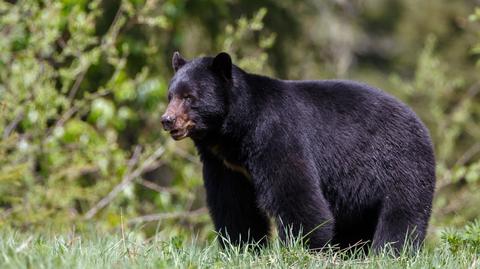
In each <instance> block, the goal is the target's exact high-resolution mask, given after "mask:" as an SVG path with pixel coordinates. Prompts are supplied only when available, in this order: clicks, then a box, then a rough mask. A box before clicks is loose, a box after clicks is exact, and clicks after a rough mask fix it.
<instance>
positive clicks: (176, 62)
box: [172, 51, 187, 72]
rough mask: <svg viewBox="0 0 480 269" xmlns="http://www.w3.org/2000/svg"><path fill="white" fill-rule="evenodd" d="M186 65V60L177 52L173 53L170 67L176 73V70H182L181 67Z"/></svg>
mask: <svg viewBox="0 0 480 269" xmlns="http://www.w3.org/2000/svg"><path fill="white" fill-rule="evenodd" d="M186 63H187V60H185V59H183V57H182V55H180V53H179V52H178V51H175V52H174V53H173V57H172V66H173V70H175V72H177V71H178V69H180V68H182V66H184V65H185V64H186Z"/></svg>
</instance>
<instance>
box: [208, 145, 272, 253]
mask: <svg viewBox="0 0 480 269" xmlns="http://www.w3.org/2000/svg"><path fill="white" fill-rule="evenodd" d="M202 162H203V177H204V184H205V189H206V194H207V205H208V208H209V211H210V215H211V217H212V219H213V222H214V224H215V229H216V231H217V232H218V233H219V241H220V244H221V245H222V246H225V244H229V243H231V244H233V245H242V244H245V243H253V244H259V245H264V244H265V243H266V242H267V241H268V236H269V233H270V221H269V218H268V217H267V215H266V214H265V213H264V211H262V210H261V209H260V208H259V207H258V206H257V203H256V200H255V198H256V197H255V191H254V187H253V183H252V181H251V179H248V178H246V177H245V175H243V174H242V173H240V172H236V171H233V170H232V169H230V168H228V167H226V166H225V165H224V163H223V161H221V160H220V159H219V158H218V157H216V156H214V155H212V154H211V153H209V152H203V153H202Z"/></svg>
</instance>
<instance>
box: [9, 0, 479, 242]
mask: <svg viewBox="0 0 480 269" xmlns="http://www.w3.org/2000/svg"><path fill="white" fill-rule="evenodd" d="M10 2H16V3H10ZM10 2H5V1H0V36H1V37H2V38H0V51H1V53H0V112H1V115H2V116H1V117H0V135H1V136H2V138H1V140H0V226H13V227H15V228H21V229H25V230H30V229H44V228H47V229H53V230H69V229H71V227H76V229H80V230H81V229H86V228H87V227H90V226H91V225H93V226H94V227H95V228H96V229H100V230H105V231H108V230H110V229H114V228H118V227H119V226H120V225H121V223H123V222H126V223H130V224H132V225H136V224H140V225H141V227H142V230H143V231H144V232H145V233H146V235H152V234H153V233H155V232H157V233H158V234H159V235H164V236H169V237H170V236H173V235H179V236H180V235H185V234H190V235H191V234H192V233H191V232H192V231H194V233H195V234H198V235H199V237H200V238H205V237H206V236H212V233H210V230H211V226H210V225H211V224H210V221H209V218H208V216H207V214H206V211H205V208H204V206H205V205H204V194H203V189H202V179H201V175H200V164H199V160H198V158H197V156H196V152H195V150H194V148H193V146H192V143H191V142H190V141H181V142H178V143H174V142H173V141H172V140H171V139H170V138H169V137H168V136H167V135H166V134H164V133H163V132H162V130H161V128H160V124H159V122H160V116H161V114H162V112H163V110H164V109H165V101H166V98H165V95H166V91H167V87H168V81H169V78H170V77H171V75H172V70H171V68H170V61H171V55H172V54H173V51H175V50H180V51H181V52H182V54H183V55H184V56H186V57H187V58H191V57H197V56H200V55H211V54H215V53H217V52H218V51H221V50H225V51H228V52H229V53H231V54H232V56H233V58H234V61H235V63H237V64H238V65H240V66H241V67H242V68H244V69H246V70H248V71H250V72H256V73H262V74H267V75H272V76H279V77H281V78H288V79H321V78H333V77H337V78H349V79H356V80H361V81H365V82H368V83H370V84H372V85H375V86H378V87H380V88H383V89H385V90H386V91H388V92H390V93H392V94H393V95H395V96H397V97H399V98H400V99H402V100H403V101H405V102H406V103H407V104H409V105H410V106H412V107H413V109H414V110H415V111H416V112H417V113H418V114H419V115H420V117H421V118H422V119H423V120H424V122H425V123H426V124H427V126H428V127H429V129H430V131H431V135H432V137H433V139H434V143H435V148H436V157H437V162H438V165H437V172H438V183H437V185H438V186H437V189H438V190H437V195H436V199H435V205H434V206H435V207H434V215H433V221H432V224H433V225H432V229H431V231H432V232H434V233H435V234H437V231H438V229H436V228H438V227H442V226H445V225H463V224H464V223H466V222H467V221H471V220H474V219H476V218H478V216H479V214H480V208H479V207H478V206H477V205H478V204H479V203H480V194H478V192H476V190H477V189H478V187H479V186H480V142H479V141H480V105H479V104H480V103H479V100H480V97H479V94H478V92H479V91H480V81H479V80H478V71H479V69H478V67H476V64H477V62H478V59H479V58H478V54H479V53H480V49H479V48H480V30H479V26H480V23H479V22H478V20H479V18H480V12H479V9H478V8H477V9H475V1H473V0H472V1H414V0H392V1H379V0H356V1H339V0H326V1H314V0H305V1H293V0H288V1H273V0H264V1H253V0H243V1H239V0H233V1H217V0H204V1H193V0H123V1H115V0H94V1H83V0H82V1H71V0H61V1H54V0H35V1H28V0H23V1H21V0H20V1H10ZM426 14H428V16H425V15H426Z"/></svg>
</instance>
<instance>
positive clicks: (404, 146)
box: [169, 53, 435, 250]
mask: <svg viewBox="0 0 480 269" xmlns="http://www.w3.org/2000/svg"><path fill="white" fill-rule="evenodd" d="M227 56H228V54H224V53H223V54H219V56H217V57H216V58H212V57H203V58H197V59H194V60H192V61H186V62H185V64H184V65H182V66H180V67H179V69H178V71H177V73H176V74H175V76H174V77H173V78H172V80H171V83H170V88H169V94H170V97H172V96H175V95H177V96H179V95H182V94H185V92H187V93H188V95H189V96H191V98H192V101H191V102H190V103H189V105H188V108H187V113H188V116H189V118H190V119H192V121H193V122H194V123H195V127H194V128H193V129H191V130H190V132H189V135H188V136H190V137H191V138H192V139H193V141H194V143H195V145H196V147H197V149H198V152H199V154H200V156H201V160H202V162H203V175H204V180H205V188H206V191H207V202H208V207H209V209H210V213H211V216H212V218H213V221H214V223H215V227H216V229H217V231H219V232H220V233H221V234H222V235H224V236H226V234H227V233H228V237H229V238H230V239H231V240H232V241H233V242H234V243H246V242H262V243H263V242H265V241H266V240H265V239H266V238H268V235H269V225H270V224H269V220H268V218H267V215H268V216H271V217H273V218H274V220H275V221H276V223H277V227H279V233H280V237H281V238H282V239H284V238H285V235H284V233H283V231H284V230H285V229H284V228H285V227H286V226H288V227H290V228H292V229H293V233H294V234H296V233H298V232H299V231H300V229H303V234H308V236H307V238H308V245H309V247H310V248H312V249H315V248H321V247H323V246H325V245H326V244H327V243H331V244H337V245H339V246H340V247H342V248H344V247H348V246H350V245H353V244H355V243H358V242H359V241H363V242H370V243H371V244H372V246H373V248H374V249H377V250H378V249H381V248H382V247H383V246H385V245H386V244H387V243H391V244H392V245H393V247H394V248H395V249H396V250H400V249H401V248H402V247H403V245H404V240H405V238H406V237H407V234H409V235H410V240H412V242H413V243H414V245H416V246H418V245H419V244H420V243H421V242H423V240H424V237H425V233H426V229H427V225H428V220H429V217H430V212H431V204H432V198H433V192H434V187H435V161H434V155H433V149H432V143H431V140H430V137H429V134H428V130H427V129H426V128H425V126H424V125H423V124H422V123H421V121H420V120H419V119H418V117H417V116H416V115H415V113H414V112H413V111H412V110H410V109H409V108H408V107H407V106H406V105H404V104H403V103H401V102H400V101H398V100H397V99H395V98H394V97H392V96H390V95H388V94H387V93H385V92H383V91H380V90H378V89H375V88H373V87H371V86H368V85H365V84H361V83H357V82H353V81H343V80H321V81H286V80H278V79H273V78H269V77H264V76H259V75H254V74H249V73H246V72H244V71H243V70H241V69H240V68H238V67H236V66H235V65H232V64H231V60H230V57H229V56H228V57H227ZM175 61H177V62H179V61H178V59H177V60H174V62H175ZM180 62H181V61H180Z"/></svg>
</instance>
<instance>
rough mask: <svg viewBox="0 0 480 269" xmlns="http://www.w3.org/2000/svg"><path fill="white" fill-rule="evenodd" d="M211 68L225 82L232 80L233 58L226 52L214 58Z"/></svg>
mask: <svg viewBox="0 0 480 269" xmlns="http://www.w3.org/2000/svg"><path fill="white" fill-rule="evenodd" d="M211 68H212V70H213V71H214V72H216V73H217V74H219V75H220V76H221V77H222V78H223V79H225V80H230V79H231V78H232V58H230V55H228V53H226V52H220V53H219V54H218V55H217V56H215V58H213V62H212V66H211Z"/></svg>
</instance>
